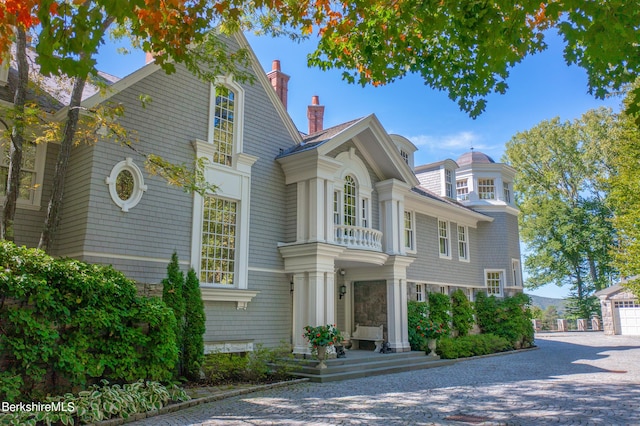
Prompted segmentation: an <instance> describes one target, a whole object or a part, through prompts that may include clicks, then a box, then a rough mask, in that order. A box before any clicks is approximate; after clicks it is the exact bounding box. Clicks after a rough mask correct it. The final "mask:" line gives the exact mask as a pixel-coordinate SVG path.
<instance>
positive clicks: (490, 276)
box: [486, 271, 503, 296]
mask: <svg viewBox="0 0 640 426" xmlns="http://www.w3.org/2000/svg"><path fill="white" fill-rule="evenodd" d="M486 274H487V275H486V283H487V294H488V295H489V296H492V295H493V296H501V295H502V280H503V272H502V271H487V272H486Z"/></svg>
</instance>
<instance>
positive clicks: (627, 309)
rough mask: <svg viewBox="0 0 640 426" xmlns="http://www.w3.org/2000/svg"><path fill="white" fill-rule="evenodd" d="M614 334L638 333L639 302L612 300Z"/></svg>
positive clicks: (639, 318)
mask: <svg viewBox="0 0 640 426" xmlns="http://www.w3.org/2000/svg"><path fill="white" fill-rule="evenodd" d="M614 308H615V313H616V317H617V318H616V319H617V326H618V327H616V334H625V335H640V303H639V302H638V301H637V300H620V301H617V302H614Z"/></svg>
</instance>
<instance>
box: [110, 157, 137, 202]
mask: <svg viewBox="0 0 640 426" xmlns="http://www.w3.org/2000/svg"><path fill="white" fill-rule="evenodd" d="M105 182H106V183H107V185H109V195H111V199H112V200H113V202H114V203H116V205H117V206H118V207H120V208H121V209H122V211H123V212H127V211H129V209H131V208H133V207H135V206H136V205H137V204H138V203H139V202H140V200H141V199H142V194H143V193H144V192H145V191H146V190H147V185H145V184H144V177H143V176H142V172H141V171H140V168H139V167H138V166H136V164H135V163H134V162H133V160H132V159H131V158H129V157H127V159H126V160H124V161H121V162H119V163H118V164H116V165H115V166H113V169H111V174H110V175H109V176H108V177H107V178H106V179H105Z"/></svg>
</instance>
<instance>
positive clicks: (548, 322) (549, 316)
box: [541, 305, 560, 330]
mask: <svg viewBox="0 0 640 426" xmlns="http://www.w3.org/2000/svg"><path fill="white" fill-rule="evenodd" d="M558 319H560V314H558V309H557V308H556V307H555V306H553V305H551V306H547V309H545V310H544V311H543V312H542V317H541V320H542V328H544V329H545V330H552V329H554V328H555V325H556V324H557V321H558Z"/></svg>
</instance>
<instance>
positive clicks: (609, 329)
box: [596, 284, 640, 336]
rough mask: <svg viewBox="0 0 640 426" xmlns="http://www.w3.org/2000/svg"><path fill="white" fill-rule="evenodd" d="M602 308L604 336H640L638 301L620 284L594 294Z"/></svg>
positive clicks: (639, 306)
mask: <svg viewBox="0 0 640 426" xmlns="http://www.w3.org/2000/svg"><path fill="white" fill-rule="evenodd" d="M596 296H598V298H599V299H600V306H601V308H602V324H603V327H604V334H624V335H636V336H640V301H638V298H637V297H636V296H635V295H634V294H633V293H631V291H629V290H628V289H626V288H625V287H623V286H622V285H620V284H616V285H614V286H611V287H608V288H605V289H604V290H600V291H599V292H597V293H596Z"/></svg>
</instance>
